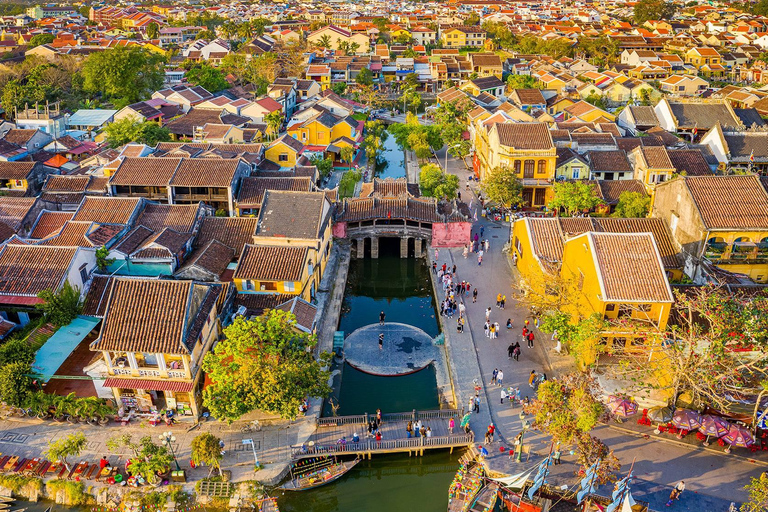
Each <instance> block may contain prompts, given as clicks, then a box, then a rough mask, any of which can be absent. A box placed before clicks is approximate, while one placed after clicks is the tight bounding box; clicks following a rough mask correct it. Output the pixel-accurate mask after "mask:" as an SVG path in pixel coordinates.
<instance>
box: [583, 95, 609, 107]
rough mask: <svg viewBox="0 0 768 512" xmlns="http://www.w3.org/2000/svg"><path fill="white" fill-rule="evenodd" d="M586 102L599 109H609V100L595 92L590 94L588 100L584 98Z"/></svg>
mask: <svg viewBox="0 0 768 512" xmlns="http://www.w3.org/2000/svg"><path fill="white" fill-rule="evenodd" d="M584 101H586V102H587V103H590V104H592V105H594V106H596V107H597V108H601V109H603V110H605V109H606V108H608V100H606V98H605V96H602V95H599V94H597V93H595V92H594V91H593V92H591V93H589V95H588V96H587V97H586V98H584Z"/></svg>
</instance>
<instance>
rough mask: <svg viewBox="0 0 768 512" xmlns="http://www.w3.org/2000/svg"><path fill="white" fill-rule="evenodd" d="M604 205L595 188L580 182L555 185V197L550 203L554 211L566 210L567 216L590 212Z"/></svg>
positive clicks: (565, 182)
mask: <svg viewBox="0 0 768 512" xmlns="http://www.w3.org/2000/svg"><path fill="white" fill-rule="evenodd" d="M601 203H602V200H601V199H600V197H598V195H597V192H596V191H595V187H593V186H592V185H591V184H589V183H582V182H580V181H573V182H569V181H564V182H562V183H555V195H554V198H553V199H552V201H550V203H549V208H551V209H553V210H560V209H562V210H565V213H566V215H567V216H569V217H571V216H573V215H574V214H575V213H579V212H584V211H589V210H591V209H592V208H594V207H595V206H597V205H599V204H601Z"/></svg>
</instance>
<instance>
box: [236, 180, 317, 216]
mask: <svg viewBox="0 0 768 512" xmlns="http://www.w3.org/2000/svg"><path fill="white" fill-rule="evenodd" d="M267 190H290V191H293V192H309V191H310V190H312V180H311V179H310V178H308V177H301V178H294V177H286V178H264V177H251V178H243V180H242V182H241V185H240V192H239V193H238V195H237V205H238V207H240V208H258V207H260V206H261V200H262V199H263V198H264V192H265V191H267Z"/></svg>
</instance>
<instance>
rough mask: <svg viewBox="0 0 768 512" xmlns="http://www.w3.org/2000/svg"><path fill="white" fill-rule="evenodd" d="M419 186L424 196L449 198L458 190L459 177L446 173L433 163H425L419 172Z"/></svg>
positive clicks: (453, 196)
mask: <svg viewBox="0 0 768 512" xmlns="http://www.w3.org/2000/svg"><path fill="white" fill-rule="evenodd" d="M419 186H420V188H421V194H422V195H424V196H427V197H436V198H438V199H446V200H451V199H453V198H455V197H456V192H458V190H459V178H458V176H456V175H454V174H446V173H445V172H443V170H442V169H441V168H440V167H439V166H437V165H435V164H427V165H424V166H423V167H422V168H421V172H420V173H419Z"/></svg>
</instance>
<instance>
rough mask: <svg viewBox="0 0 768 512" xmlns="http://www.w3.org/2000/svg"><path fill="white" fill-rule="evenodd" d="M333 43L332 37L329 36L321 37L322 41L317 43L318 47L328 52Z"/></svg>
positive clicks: (319, 40)
mask: <svg viewBox="0 0 768 512" xmlns="http://www.w3.org/2000/svg"><path fill="white" fill-rule="evenodd" d="M332 44H333V43H332V42H331V36H329V35H328V34H326V35H323V36H320V39H318V41H317V46H319V47H320V48H325V49H326V50H327V49H329V48H330V47H331V45H332Z"/></svg>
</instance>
